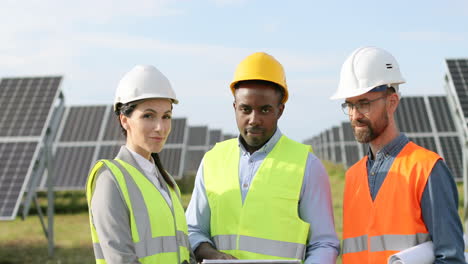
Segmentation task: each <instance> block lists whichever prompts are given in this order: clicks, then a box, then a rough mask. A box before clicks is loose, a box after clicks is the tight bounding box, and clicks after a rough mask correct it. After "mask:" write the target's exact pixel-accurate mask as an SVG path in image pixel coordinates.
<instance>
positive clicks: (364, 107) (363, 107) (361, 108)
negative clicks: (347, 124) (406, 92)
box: [341, 95, 387, 115]
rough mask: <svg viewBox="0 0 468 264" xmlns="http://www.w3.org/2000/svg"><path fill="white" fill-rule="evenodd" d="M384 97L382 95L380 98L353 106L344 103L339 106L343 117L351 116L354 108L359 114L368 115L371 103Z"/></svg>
mask: <svg viewBox="0 0 468 264" xmlns="http://www.w3.org/2000/svg"><path fill="white" fill-rule="evenodd" d="M386 97H387V95H384V96H382V97H378V98H375V99H374V100H369V101H364V102H358V103H355V104H352V103H348V102H344V103H342V104H341V109H343V113H344V114H345V115H353V114H352V112H353V109H354V108H356V110H357V111H358V112H359V113H361V114H363V115H365V114H367V113H369V111H370V105H371V103H373V102H375V101H377V100H380V99H384V98H386Z"/></svg>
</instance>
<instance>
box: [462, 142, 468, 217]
mask: <svg viewBox="0 0 468 264" xmlns="http://www.w3.org/2000/svg"><path fill="white" fill-rule="evenodd" d="M464 142H465V144H463V154H462V156H463V166H462V168H463V197H464V199H463V222H464V224H465V226H468V225H467V224H468V211H467V210H468V199H467V195H468V141H464Z"/></svg>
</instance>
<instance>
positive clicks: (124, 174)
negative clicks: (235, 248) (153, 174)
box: [86, 160, 190, 264]
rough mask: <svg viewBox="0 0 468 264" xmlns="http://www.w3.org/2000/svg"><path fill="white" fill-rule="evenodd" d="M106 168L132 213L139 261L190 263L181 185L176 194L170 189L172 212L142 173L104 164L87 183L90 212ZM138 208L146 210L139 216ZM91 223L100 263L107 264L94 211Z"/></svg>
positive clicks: (116, 162) (116, 163)
mask: <svg viewBox="0 0 468 264" xmlns="http://www.w3.org/2000/svg"><path fill="white" fill-rule="evenodd" d="M103 166H106V167H107V168H108V169H109V170H110V172H111V173H112V175H113V176H114V177H115V179H116V182H117V183H118V187H119V188H120V191H121V193H122V195H123V198H124V200H125V203H126V205H127V208H128V209H129V218H130V230H131V234H132V239H133V243H134V246H135V251H136V255H137V256H138V258H139V261H140V262H141V263H144V264H156V263H158V264H159V263H168V264H170V263H174V264H175V263H177V264H179V263H181V262H183V261H184V260H187V261H189V257H190V253H189V242H188V235H187V233H188V232H187V223H186V220H185V215H184V209H183V207H182V204H181V202H180V198H179V197H180V191H179V189H178V187H177V185H176V190H173V189H172V188H171V187H169V186H168V189H169V192H170V196H171V200H172V205H173V210H171V208H170V207H169V205H168V204H167V202H166V200H165V199H164V197H163V196H162V195H161V193H160V192H159V190H158V189H157V188H156V187H155V186H154V185H153V184H152V183H151V182H150V181H149V180H148V179H147V178H146V177H145V176H144V175H143V174H142V173H141V172H140V171H139V170H138V169H136V168H135V167H133V166H132V165H130V164H128V163H127V162H124V161H122V160H100V161H98V162H97V163H96V164H95V165H94V167H93V168H92V169H91V173H90V175H89V177H88V181H87V183H86V196H87V201H88V207H89V208H91V198H92V196H93V193H94V187H95V180H96V175H97V172H98V171H99V169H101V168H102V167H103ZM176 192H177V193H176ZM136 204H139V206H140V207H141V205H143V207H146V210H141V209H140V210H139V211H138V213H136V211H135V210H136V206H135V205H136ZM89 220H90V226H91V237H92V240H93V247H94V253H95V256H96V263H98V264H103V263H107V262H106V261H105V259H104V254H103V252H102V250H101V246H100V244H99V238H98V235H97V233H96V229H95V227H94V224H93V219H92V215H91V210H90V212H89Z"/></svg>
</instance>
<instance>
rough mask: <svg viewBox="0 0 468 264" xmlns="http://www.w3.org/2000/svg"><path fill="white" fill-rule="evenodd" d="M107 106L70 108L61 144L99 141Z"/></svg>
mask: <svg viewBox="0 0 468 264" xmlns="http://www.w3.org/2000/svg"><path fill="white" fill-rule="evenodd" d="M105 111H106V106H104V105H100V106H76V107H70V108H69V113H68V117H67V119H66V121H65V127H64V130H63V132H62V135H61V137H60V141H61V142H76V141H97V140H98V135H99V131H100V130H101V126H102V125H101V124H102V122H103V118H104V113H105Z"/></svg>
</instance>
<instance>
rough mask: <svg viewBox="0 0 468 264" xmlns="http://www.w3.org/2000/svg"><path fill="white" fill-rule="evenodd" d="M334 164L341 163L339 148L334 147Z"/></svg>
mask: <svg viewBox="0 0 468 264" xmlns="http://www.w3.org/2000/svg"><path fill="white" fill-rule="evenodd" d="M335 162H336V163H341V162H343V160H342V159H341V148H340V146H335Z"/></svg>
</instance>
